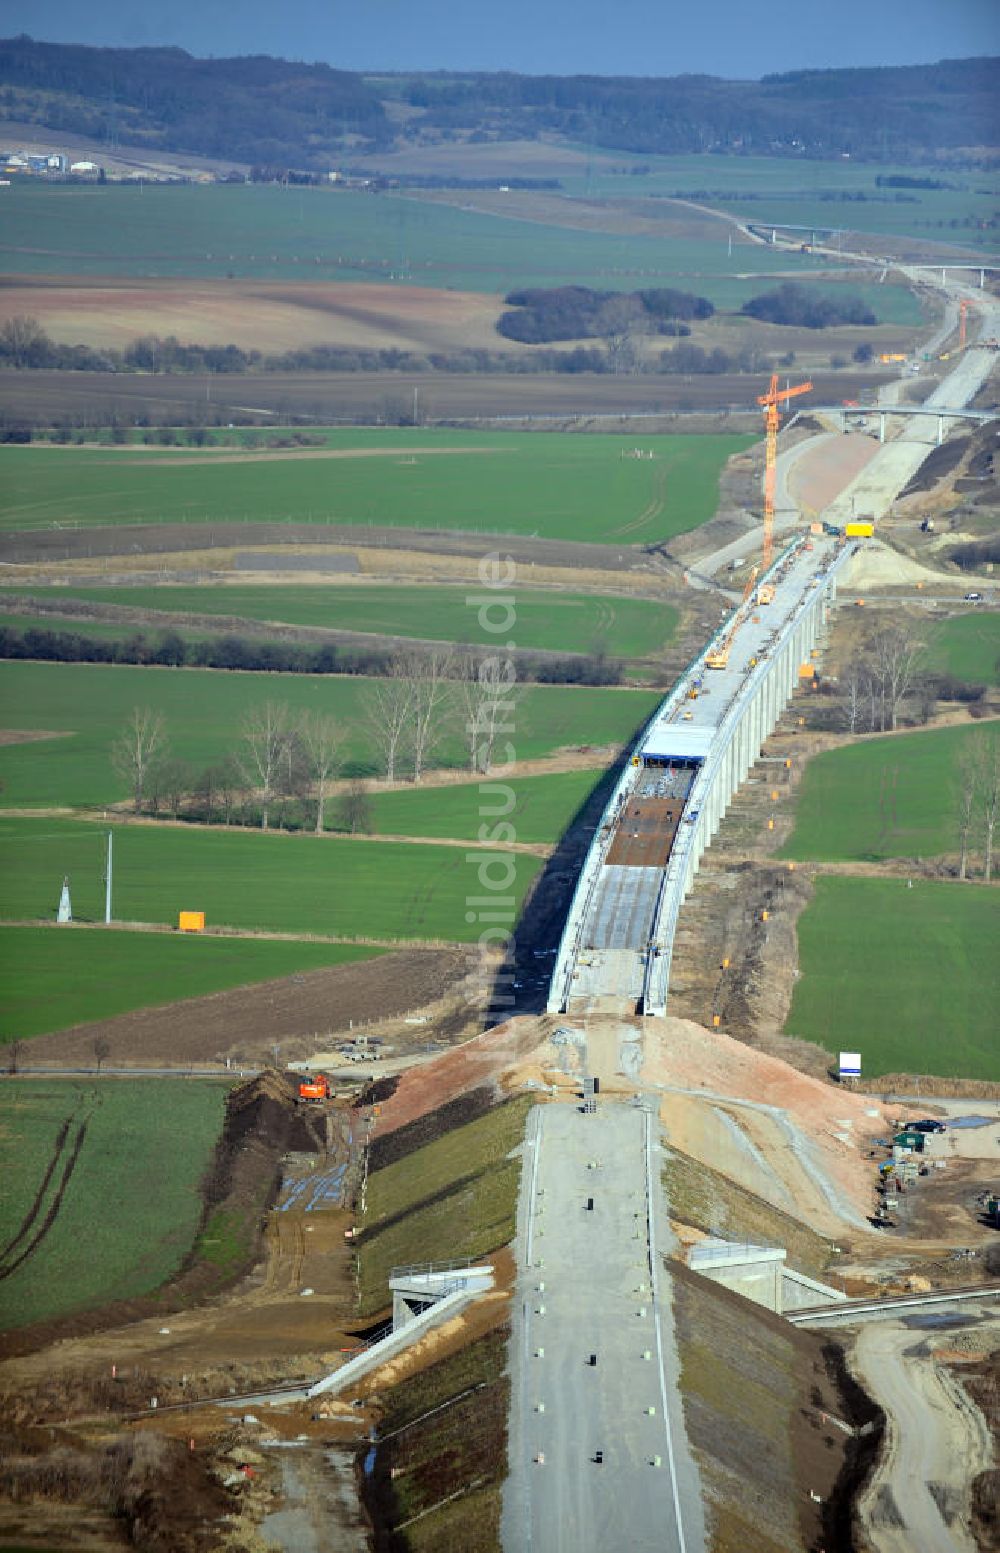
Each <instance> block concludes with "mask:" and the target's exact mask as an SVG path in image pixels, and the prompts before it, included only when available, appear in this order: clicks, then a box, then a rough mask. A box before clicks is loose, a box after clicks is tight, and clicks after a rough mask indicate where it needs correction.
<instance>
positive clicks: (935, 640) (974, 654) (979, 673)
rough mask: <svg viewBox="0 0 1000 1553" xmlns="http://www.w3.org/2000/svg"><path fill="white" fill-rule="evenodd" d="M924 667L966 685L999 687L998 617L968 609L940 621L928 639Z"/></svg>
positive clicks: (999, 634)
mask: <svg viewBox="0 0 1000 1553" xmlns="http://www.w3.org/2000/svg"><path fill="white" fill-rule="evenodd" d="M926 666H927V668H928V669H929V670H931V671H932V672H933V673H937V674H951V675H954V677H955V679H961V680H965V681H966V683H967V684H973V685H996V684H1000V613H998V612H997V611H995V610H994V611H991V610H984V611H983V612H982V613H980V612H979V610H978V609H970V610H969V612H968V613H967V614H965V615H954V616H953V617H952V619H951V620H942V621H941V623H940V625H938V626H936V627H935V629H934V631H933V633H932V635H931V638H930V642H929V644H928V650H927V665H926Z"/></svg>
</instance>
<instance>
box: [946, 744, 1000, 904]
mask: <svg viewBox="0 0 1000 1553" xmlns="http://www.w3.org/2000/svg"><path fill="white" fill-rule="evenodd" d="M952 791H953V797H954V813H955V821H956V825H957V829H958V841H959V861H958V877H959V878H960V879H967V878H968V876H969V861H970V855H971V852H972V850H973V846H974V840H975V837H976V835H977V834H978V835H979V836H981V838H982V859H983V878H984V879H985V880H986V882H987V883H989V881H990V880H991V879H992V877H993V837H994V833H995V831H996V823H997V813H998V810H1000V731H998V730H997V729H996V728H995V727H991V728H978V729H977V730H976V732H975V733H973V734H971V735H970V736H969V738H968V739H967V740H966V741H965V744H964V745H963V748H962V751H961V753H960V754H959V756H958V759H957V760H956V762H955V773H954V777H953V780H952Z"/></svg>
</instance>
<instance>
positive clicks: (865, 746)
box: [778, 725, 986, 862]
mask: <svg viewBox="0 0 1000 1553" xmlns="http://www.w3.org/2000/svg"><path fill="white" fill-rule="evenodd" d="M985 735H986V730H985V729H983V728H976V727H975V726H974V725H970V726H967V727H958V728H941V729H938V730H935V731H934V732H931V733H915V734H896V735H892V736H891V737H888V738H882V739H868V740H865V742H864V743H861V744H853V745H847V746H845V747H844V748H842V749H838V750H829V751H827V752H826V753H825V754H823V755H817V756H816V758H815V759H814V760H811V761H810V762H809V765H808V766H807V767H806V771H805V775H804V776H803V779H802V789H801V792H800V795H799V801H798V808H797V813H796V820H795V829H794V831H793V832H792V834H791V836H790V838H789V839H788V841H787V842H786V843H785V845H784V846H783V847H782V849H781V851H780V853H779V854H778V855H779V856H781V857H791V858H800V859H805V858H813V859H821V860H823V861H830V862H833V861H841V860H845V859H864V858H883V857H934V856H936V855H937V854H939V853H942V852H948V851H953V850H955V849H956V848H957V846H958V836H957V832H956V825H955V816H954V771H955V763H956V761H957V760H958V758H959V756H960V754H961V751H962V750H963V749H965V748H967V747H968V745H969V743H970V742H971V741H975V740H977V739H982V738H984V737H985ZM893 805H894V806H895V812H893Z"/></svg>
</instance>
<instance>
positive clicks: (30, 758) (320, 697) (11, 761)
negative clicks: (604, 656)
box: [0, 663, 659, 806]
mask: <svg viewBox="0 0 1000 1553" xmlns="http://www.w3.org/2000/svg"><path fill="white" fill-rule="evenodd" d="M366 684H367V682H366V681H365V680H364V679H361V678H338V677H334V676H316V675H303V674H241V673H225V672H213V671H212V670H208V669H181V670H174V669H152V668H132V667H106V666H104V665H95V664H65V665H64V664H56V663H7V664H5V665H4V668H3V695H2V702H0V727H5V728H16V729H20V730H23V731H30V730H33V729H38V730H45V731H48V732H67V733H70V734H72V735H73V737H71V738H61V739H58V740H40V741H38V742H35V743H30V744H14V745H8V746H6V747H5V748H2V749H0V779H2V781H3V784H4V788H3V793H2V794H0V804H3V805H7V806H10V805H21V806H24V805H31V806H39V805H59V804H69V805H80V804H102V803H107V802H110V801H112V800H114V799H118V798H123V797H125V796H126V793H125V790H124V788H123V785H122V783H121V782H120V781H119V780H118V778H117V777H116V776H115V775H114V773H113V772H112V770H111V764H110V749H111V745H112V743H113V742H114V740H115V738H116V737H117V736H118V734H119V733H120V731H121V729H122V728H123V727H124V725H125V723H126V721H127V719H128V718H129V716H130V714H131V712H132V709H133V708H134V707H136V706H140V707H145V706H149V707H153V708H155V709H157V710H159V711H160V712H162V714H163V717H164V719H165V721H166V724H167V732H168V736H169V740H170V748H171V752H172V753H173V754H174V755H175V756H177V757H178V758H180V759H182V760H185V761H188V762H189V763H190V764H191V765H192V766H194V767H195V768H196V769H198V770H200V769H203V768H204V767H205V765H208V764H212V763H213V762H217V761H219V760H221V759H222V758H223V757H224V756H225V755H226V754H227V753H229V752H230V751H234V750H235V749H236V747H237V746H238V744H239V740H240V727H241V724H242V721H243V718H244V717H245V715H246V713H247V711H248V709H249V708H251V707H253V706H257V705H260V704H261V703H263V702H265V701H282V702H285V703H287V705H288V706H289V707H290V709H291V710H292V711H294V712H305V711H317V712H323V713H325V714H327V715H329V716H331V717H334V718H336V719H337V721H338V722H340V723H341V724H342V725H343V727H344V729H345V734H346V739H345V755H346V758H347V761H348V772H349V773H350V772H351V771H354V772H361V773H370V772H371V771H372V770H373V769H374V764H375V755H374V751H373V749H372V747H371V745H370V742H369V739H368V735H367V734H366V732H365V729H364V725H363V717H362V703H363V699H364V693H365V688H366ZM658 699H659V698H658V697H657V695H656V694H655V693H651V692H647V691H632V690H589V689H573V688H569V687H562V686H532V687H530V688H529V689H526V690H525V692H524V695H523V698H522V699H521V700H519V701H518V703H517V706H516V709H515V714H514V721H515V724H516V727H515V731H514V734H513V743H514V745H515V748H516V751H517V755H518V757H519V758H520V759H524V760H527V759H532V758H534V757H537V756H541V755H546V754H549V753H551V752H552V751H553V750H557V749H561V748H563V747H566V746H578V745H581V744H591V745H596V746H601V745H605V744H612V743H620V742H622V741H625V740H627V739H629V738H630V737H631V735H632V734H633V733H634V732H635V731H636V730H637V729H638V728H639V727H640V725H641V724H642V723H643V722H644V721H645V719H646V718H648V717H649V716H650V714H651V712H652V710H653V708H654V707H655V705H656V703H657V700H658ZM438 758H439V759H440V760H441V761H442V763H444V764H448V765H455V766H461V765H464V764H465V759H466V757H465V751H464V743H463V741H462V740H460V739H459V738H458V737H457V736H455V737H452V738H451V739H450V740H449V741H448V742H446V743H444V744H443V745H442V747H441V750H440V753H439V756H438Z"/></svg>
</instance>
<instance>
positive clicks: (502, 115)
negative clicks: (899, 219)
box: [0, 12, 1000, 172]
mask: <svg viewBox="0 0 1000 1553" xmlns="http://www.w3.org/2000/svg"><path fill="white" fill-rule="evenodd" d="M26 20H28V21H30V12H29V13H26ZM998 66H1000V61H998V60H996V59H961V60H944V61H940V62H938V63H937V64H928V65H911V66H890V67H883V68H870V69H833V70H800V71H789V72H786V73H784V74H780V75H771V76H765V77H764V78H763V79H762V80H759V81H726V80H722V79H720V78H717V77H713V76H708V75H686V76H674V77H656V76H649V77H629V76H603V75H600V74H593V75H576V76H558V75H552V74H547V75H518V74H516V73H514V72H509V71H503V72H489V71H479V72H475V71H474V72H462V73H461V74H459V73H453V72H448V71H420V72H391V71H390V72H383V73H380V74H379V76H378V78H377V79H373V78H371V77H369V76H366V75H364V74H362V73H358V72H352V71H345V70H336V69H334V68H332V67H331V66H329V65H327V64H321V63H316V64H305V63H302V62H298V61H289V60H282V59H275V58H272V57H270V56H267V55H248V56H243V57H240V58H235V59H198V58H196V57H194V56H192V55H191V54H189V53H187V52H185V50H183V49H180V48H133V49H127V48H94V47H91V46H88V45H84V44H68V43H45V42H38V41H35V40H34V39H32V38H30V37H28V36H26V35H23V34H22V35H21V36H19V37H15V38H8V39H6V40H0V114H3V115H6V116H7V117H9V118H11V119H15V118H16V119H18V120H19V121H21V122H23V121H25V120H29V121H32V122H36V123H39V124H45V125H47V126H48V127H49V128H51V129H53V130H59V129H62V130H65V131H67V132H72V133H74V134H79V135H84V136H88V137H90V138H91V139H94V140H96V141H99V142H103V143H106V144H108V145H110V146H114V145H116V144H117V143H119V142H122V143H125V144H131V145H139V146H146V147H148V148H149V149H150V150H175V151H188V152H195V153H198V154H200V155H203V156H210V157H216V158H222V159H225V158H229V159H231V160H233V161H237V162H241V163H244V164H258V165H267V166H280V167H283V168H285V169H286V170H287V169H301V170H303V171H316V170H321V171H322V170H326V169H328V168H329V167H330V166H331V163H332V162H335V161H336V160H343V159H344V158H345V157H348V158H349V157H350V156H352V155H353V156H364V155H366V154H367V155H369V156H370V155H372V154H376V155H377V154H378V153H379V152H383V151H388V150H390V149H391V148H392V147H394V146H397V145H399V144H400V143H401V142H404V143H405V142H407V141H410V142H413V141H415V142H417V143H420V142H421V141H422V140H423V139H425V138H428V137H429V138H432V139H433V140H435V141H440V140H448V139H455V140H464V139H474V138H476V137H478V138H480V139H482V140H523V139H529V140H534V139H537V138H539V137H540V136H546V137H548V136H552V135H556V136H560V137H563V138H566V139H569V140H572V141H574V142H577V143H583V144H585V145H588V146H604V147H607V148H608V149H610V150H620V151H624V152H628V153H634V154H639V155H646V154H653V153H656V154H677V153H692V152H693V153H705V152H710V153H715V154H717V155H744V156H745V155H754V156H774V155H780V156H789V155H793V156H799V157H801V158H803V159H807V158H815V157H841V156H844V155H849V156H851V157H853V158H855V159H857V160H859V161H866V160H869V161H875V160H878V161H882V162H886V161H895V162H921V161H935V160H936V159H937V158H939V157H940V155H941V153H942V151H945V152H948V151H953V152H954V153H956V154H958V155H960V156H963V157H964V159H965V160H966V161H967V162H969V163H970V164H972V163H975V162H976V160H977V156H978V157H979V158H980V159H981V158H982V156H983V155H984V154H985V153H984V152H983V151H982V150H981V149H978V148H988V147H990V146H991V145H993V144H995V130H996V107H995V105H996V100H997V96H998V95H1000V93H998ZM389 99H394V100H395V101H396V102H402V103H403V104H405V105H406V107H408V108H409V109H410V110H411V112H410V113H409V114H407V115H405V116H400V115H398V114H396V115H392V114H390V113H389V112H388V111H387V106H386V105H387V102H388V101H389ZM515 171H516V169H515V168H514V167H512V168H511V172H515Z"/></svg>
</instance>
